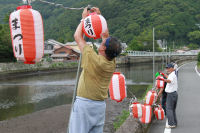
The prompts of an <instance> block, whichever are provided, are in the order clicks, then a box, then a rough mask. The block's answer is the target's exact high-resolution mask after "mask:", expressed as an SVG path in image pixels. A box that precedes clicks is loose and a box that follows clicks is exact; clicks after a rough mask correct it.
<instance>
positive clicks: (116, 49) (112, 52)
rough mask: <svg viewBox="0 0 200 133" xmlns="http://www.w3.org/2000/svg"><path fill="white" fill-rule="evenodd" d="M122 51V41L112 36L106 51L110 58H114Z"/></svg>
mask: <svg viewBox="0 0 200 133" xmlns="http://www.w3.org/2000/svg"><path fill="white" fill-rule="evenodd" d="M121 51H122V46H121V43H120V42H119V41H118V40H117V39H116V38H114V37H110V39H109V45H108V46H107V47H106V50H105V53H106V56H107V58H108V59H109V60H113V59H114V58H115V57H117V56H118V55H119V54H120V53H121Z"/></svg>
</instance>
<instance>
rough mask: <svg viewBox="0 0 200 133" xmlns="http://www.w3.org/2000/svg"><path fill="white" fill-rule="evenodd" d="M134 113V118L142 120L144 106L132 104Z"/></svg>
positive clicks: (136, 103)
mask: <svg viewBox="0 0 200 133" xmlns="http://www.w3.org/2000/svg"><path fill="white" fill-rule="evenodd" d="M132 113H133V118H141V117H142V104H140V103H138V102H135V103H132Z"/></svg>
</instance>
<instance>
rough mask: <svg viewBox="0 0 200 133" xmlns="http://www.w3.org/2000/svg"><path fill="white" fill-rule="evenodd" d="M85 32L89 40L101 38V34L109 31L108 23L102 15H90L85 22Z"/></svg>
mask: <svg viewBox="0 0 200 133" xmlns="http://www.w3.org/2000/svg"><path fill="white" fill-rule="evenodd" d="M82 29H83V32H84V33H85V35H86V36H87V37H89V38H94V39H98V38H101V34H102V33H105V31H106V29H107V22H106V20H105V18H104V17H103V16H102V15H98V14H96V13H92V14H90V15H89V16H88V17H86V18H85V19H84V20H83V27H82Z"/></svg>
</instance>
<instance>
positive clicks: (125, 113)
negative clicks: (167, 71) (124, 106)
mask: <svg viewBox="0 0 200 133" xmlns="http://www.w3.org/2000/svg"><path fill="white" fill-rule="evenodd" d="M151 89H152V85H149V86H148V87H147V89H146V91H145V92H144V94H143V97H142V98H139V99H138V101H142V100H143V99H145V96H146V94H147V92H148V91H149V90H151ZM129 115H130V112H129V111H128V110H123V111H122V113H121V115H119V116H118V117H117V118H116V120H115V122H114V123H113V126H114V129H115V131H116V130H117V129H118V128H120V127H121V125H122V124H123V123H124V122H125V121H126V119H127V118H128V117H129Z"/></svg>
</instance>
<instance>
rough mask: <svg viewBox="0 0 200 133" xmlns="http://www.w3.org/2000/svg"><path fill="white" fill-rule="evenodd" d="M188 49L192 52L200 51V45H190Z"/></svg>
mask: <svg viewBox="0 0 200 133" xmlns="http://www.w3.org/2000/svg"><path fill="white" fill-rule="evenodd" d="M188 48H189V49H190V50H194V49H199V45H197V44H193V43H190V44H189V45H188Z"/></svg>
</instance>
